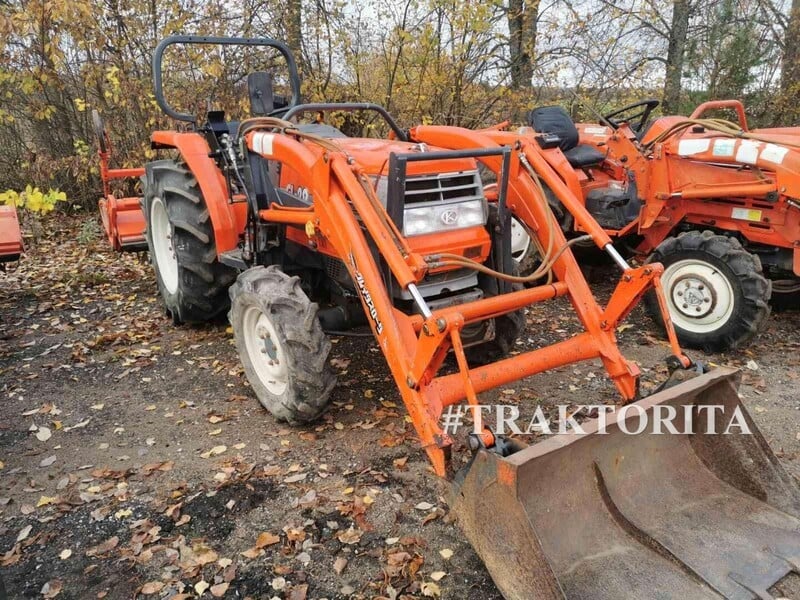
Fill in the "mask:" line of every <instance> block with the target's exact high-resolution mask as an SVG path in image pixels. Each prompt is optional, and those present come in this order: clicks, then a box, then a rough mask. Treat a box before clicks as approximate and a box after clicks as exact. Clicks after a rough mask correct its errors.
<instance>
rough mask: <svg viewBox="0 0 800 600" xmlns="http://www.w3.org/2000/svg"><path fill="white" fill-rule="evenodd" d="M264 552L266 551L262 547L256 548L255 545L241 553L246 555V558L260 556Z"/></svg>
mask: <svg viewBox="0 0 800 600" xmlns="http://www.w3.org/2000/svg"><path fill="white" fill-rule="evenodd" d="M262 554H264V551H263V550H262V549H261V548H256V547H255V546H253V547H252V548H248V549H247V550H245V551H244V552H242V553H241V555H242V556H244V557H245V558H258V557H259V556H261V555H262Z"/></svg>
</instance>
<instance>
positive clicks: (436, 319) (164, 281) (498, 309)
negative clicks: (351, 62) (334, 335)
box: [143, 37, 800, 599]
mask: <svg viewBox="0 0 800 600" xmlns="http://www.w3.org/2000/svg"><path fill="white" fill-rule="evenodd" d="M178 43H183V44H185V43H197V44H225V45H246V46H267V47H271V48H273V49H275V50H277V51H278V52H279V53H280V54H281V55H283V57H284V58H285V60H286V64H287V66H288V70H289V81H290V83H291V94H290V96H288V97H284V98H280V99H278V98H277V97H276V96H275V95H274V94H273V93H272V92H273V90H272V80H271V78H270V77H269V74H267V73H253V74H251V75H250V76H249V77H248V82H249V87H250V97H251V110H252V113H253V115H254V117H252V118H249V119H245V120H243V121H241V122H230V121H226V120H225V117H224V113H222V112H221V111H212V112H210V113H209V115H208V120H207V122H206V123H203V124H198V123H197V120H196V119H195V118H194V117H193V116H191V115H188V114H183V113H180V112H179V111H177V110H175V109H174V108H172V107H171V106H170V105H169V104H168V103H167V101H166V99H165V98H164V96H163V93H162V89H161V63H162V58H163V55H164V52H165V50H167V49H168V47H169V46H171V45H173V44H178ZM153 72H154V74H155V83H156V85H155V97H156V100H157V101H158V102H159V104H160V105H161V107H162V108H163V109H164V111H165V112H166V113H167V114H169V115H170V116H172V117H174V118H177V119H179V120H184V121H187V122H188V123H190V125H191V127H192V129H191V130H190V131H183V132H177V131H157V132H155V133H154V134H153V136H152V145H153V147H154V148H156V149H171V150H173V151H177V153H178V154H179V155H180V159H179V160H177V161H176V160H168V159H164V160H158V161H154V162H151V163H148V165H147V166H146V167H145V185H144V202H143V205H144V215H145V219H146V221H147V242H148V247H149V250H150V254H151V256H152V258H153V262H154V267H155V272H156V276H157V278H158V283H159V290H160V292H161V295H162V298H163V300H164V302H165V305H166V307H167V310H168V311H169V312H170V313H171V314H172V315H173V317H174V318H175V320H176V321H199V320H204V319H209V318H212V317H213V316H215V315H218V314H219V313H220V312H222V311H224V310H226V309H228V310H229V313H228V316H229V320H230V322H231V325H232V328H233V332H234V338H235V342H236V347H237V350H238V352H239V355H240V358H241V360H242V363H243V366H244V370H245V374H246V375H247V378H248V380H249V382H250V384H251V386H252V388H253V391H254V393H255V395H256V396H257V397H258V399H259V401H260V402H261V403H262V404H263V405H264V406H265V407H266V408H267V409H269V410H270V411H271V412H272V413H273V414H274V415H275V416H276V417H277V418H278V419H281V420H285V421H289V422H292V423H301V422H307V421H310V420H313V419H314V418H315V417H317V416H318V415H319V414H320V413H321V412H322V411H323V410H324V409H325V407H326V404H327V401H328V398H329V396H330V394H331V391H332V390H333V388H334V385H335V378H334V376H333V374H332V372H331V370H330V367H329V365H328V355H329V352H330V349H331V344H330V342H329V340H328V339H327V337H326V334H325V329H342V328H345V327H348V326H352V325H354V324H361V323H367V324H369V326H370V328H371V329H372V332H373V334H374V336H375V339H376V341H377V343H378V346H379V347H380V349H381V351H382V352H383V354H384V357H385V358H386V362H387V365H388V368H389V370H390V372H391V375H392V377H393V379H394V381H395V383H396V385H397V389H398V393H399V394H400V396H401V397H402V399H403V402H404V404H405V406H406V408H407V410H408V413H409V416H410V418H411V421H412V423H413V425H414V427H415V430H416V433H417V435H418V437H419V440H420V443H421V444H422V446H423V448H424V449H425V451H426V452H427V455H428V457H429V459H430V461H431V463H432V465H433V469H434V471H435V472H436V473H437V474H438V475H440V476H442V477H446V478H448V479H450V480H451V481H452V482H453V486H452V490H453V501H452V506H453V508H454V510H455V512H456V513H457V514H458V516H459V519H460V521H461V523H462V526H463V527H464V530H465V531H466V533H467V536H468V537H469V539H470V541H471V542H472V544H473V546H474V547H475V548H476V550H477V551H478V553H479V554H480V555H481V557H482V558H483V560H484V561H485V562H486V565H487V567H488V568H489V571H490V572H491V574H492V576H493V577H494V579H495V581H496V582H497V585H498V587H499V589H500V590H501V591H502V593H503V594H504V595H505V596H506V597H507V598H520V599H530V598H559V597H565V596H566V597H571V598H642V597H662V598H670V597H675V596H676V594H681V595H682V596H683V597H688V598H706V597H708V598H712V597H728V598H755V597H760V598H768V597H769V596H768V595H767V592H766V591H765V590H767V589H768V588H769V586H770V585H772V584H773V583H775V582H776V581H777V580H779V579H780V578H781V577H783V576H784V575H785V574H786V573H787V572H789V571H790V570H797V565H798V564H800V533H798V531H800V527H798V525H800V522H798V520H797V518H796V516H797V515H798V514H800V501H798V498H799V497H800V493H799V492H798V490H797V486H796V483H795V482H794V481H792V480H791V479H790V478H789V477H788V476H787V475H786V474H785V473H784V472H783V470H782V469H781V467H780V465H779V464H778V461H777V459H776V458H775V456H774V455H773V454H772V453H771V452H770V450H769V447H768V446H767V444H766V443H765V442H764V440H763V438H762V437H761V436H760V434H758V432H757V431H756V430H755V426H754V425H753V424H752V421H751V420H750V419H749V417H747V416H746V413H744V411H743V408H742V407H741V405H740V404H739V402H738V398H737V395H736V392H735V384H734V372H733V371H730V370H720V369H718V370H715V371H713V372H711V373H706V374H697V376H696V377H694V378H692V379H690V380H689V381H686V382H684V383H681V384H678V385H677V386H675V387H672V388H670V389H668V390H666V391H661V392H659V393H657V394H655V395H653V396H650V397H648V398H645V399H643V400H637V398H638V387H639V386H638V382H639V370H638V368H637V367H636V365H635V364H633V363H632V362H630V361H628V360H626V359H625V357H624V356H623V355H622V353H621V352H620V350H619V348H618V346H617V343H616V338H615V330H616V327H617V325H618V324H619V322H620V320H621V319H623V318H625V317H626V316H627V315H628V314H629V312H630V311H631V310H632V308H633V307H634V306H635V305H636V303H637V302H638V301H639V300H640V299H641V297H642V295H643V294H645V293H647V292H648V291H650V290H653V291H654V292H655V293H656V295H657V297H658V298H659V299H660V305H661V308H662V313H663V316H664V321H665V325H666V330H667V332H668V334H669V339H670V342H671V349H672V357H671V364H672V366H673V367H675V368H689V367H691V366H692V364H691V361H689V359H688V358H687V357H686V356H685V355H684V354H683V353H682V352H681V350H680V347H679V346H678V343H677V340H676V337H675V333H674V330H673V328H672V325H671V323H670V321H669V317H668V312H667V310H666V305H665V301H664V298H663V293H662V292H661V289H660V285H659V276H660V275H661V273H662V271H663V268H662V266H661V265H660V264H657V263H653V264H649V265H645V266H643V267H639V268H635V269H634V268H631V267H630V266H629V265H628V264H627V263H626V262H625V261H624V260H623V259H622V257H620V256H619V254H618V253H617V252H616V251H615V250H614V247H613V245H611V243H610V240H609V238H608V236H607V235H606V234H605V232H603V231H602V229H600V227H599V226H598V225H597V223H596V222H594V220H593V219H591V217H590V215H589V214H588V213H587V211H586V210H585V208H584V207H583V204H582V202H581V201H580V200H579V199H578V198H576V197H575V195H574V194H572V193H571V192H570V190H569V188H568V187H567V186H565V185H564V184H563V183H561V182H560V180H559V178H558V175H557V174H556V173H555V172H554V170H553V169H552V167H550V166H549V165H548V163H547V161H546V160H544V158H543V157H542V156H541V149H540V148H539V147H538V146H537V145H536V144H535V143H534V142H533V141H532V140H531V141H526V140H525V139H522V138H520V137H519V136H515V135H513V134H509V133H503V132H499V131H481V132H474V131H468V130H464V129H459V128H452V127H427V126H425V127H417V128H415V129H412V130H411V131H404V130H402V129H400V128H399V127H398V126H397V123H395V121H394V119H392V118H391V116H390V115H388V114H387V113H386V112H385V111H384V110H383V109H381V108H380V107H376V106H375V105H368V104H344V105H341V104H315V105H302V104H300V98H299V78H298V76H297V72H296V68H295V65H294V59H293V57H292V55H291V53H290V52H289V49H288V48H287V47H286V46H285V45H284V44H282V43H281V42H278V41H275V40H270V39H258V40H254V39H231V38H196V37H173V38H168V39H166V40H164V41H163V42H162V43H161V44H159V46H158V48H157V49H156V52H155V55H154V68H153ZM360 110H368V111H373V112H377V113H379V114H380V115H381V116H382V117H383V118H384V120H385V122H386V127H387V129H390V130H392V131H393V138H394V139H385V140H384V139H378V140H376V139H364V138H351V137H347V136H346V135H344V134H343V133H342V132H341V131H339V130H337V129H335V128H334V127H332V126H330V125H328V124H326V123H324V121H322V120H321V117H322V116H324V115H325V114H327V113H330V112H332V111H344V112H352V111H360ZM304 112H313V113H314V114H315V115H317V118H316V121H315V122H314V123H310V124H303V123H300V122H299V121H300V120H301V119H300V118H301V115H302V114H303V113H304ZM479 166H482V167H483V168H484V169H485V170H488V171H490V172H492V173H493V176H494V178H495V179H496V181H497V184H496V186H495V187H494V188H493V196H494V197H493V198H492V201H491V202H488V201H487V198H486V194H485V192H484V186H483V184H482V183H483V182H482V179H481V174H480V171H479V168H478V167H479ZM543 184H546V185H547V186H548V187H549V188H550V190H551V191H552V193H553V194H555V196H556V197H557V198H558V200H559V201H560V203H561V204H562V205H563V206H564V207H565V209H566V210H568V211H569V212H570V214H571V215H572V217H573V218H574V219H575V220H576V222H579V223H580V224H581V226H582V227H583V228H584V229H585V231H586V232H587V236H589V237H587V238H585V239H584V240H583V241H586V240H589V239H590V240H591V241H592V242H593V243H594V244H596V245H598V246H599V247H600V248H602V249H603V250H605V251H606V252H607V253H609V254H610V255H611V256H612V257H613V258H614V260H615V261H616V262H617V264H618V265H619V266H620V267H621V268H622V269H623V273H622V276H621V279H620V282H619V284H618V286H617V288H616V290H615V291H614V293H613V295H612V297H611V299H610V301H609V302H608V304H607V306H605V307H601V306H600V305H599V304H598V303H597V302H596V300H595V298H594V297H593V295H592V293H591V291H590V289H589V287H588V285H587V282H586V280H585V278H584V277H583V275H582V273H581V271H580V269H579V267H578V264H577V262H576V261H575V258H574V256H573V254H572V251H571V248H570V244H569V243H568V242H567V240H566V238H565V237H564V234H563V232H562V230H561V228H560V226H559V224H558V222H557V220H556V218H555V217H554V215H553V212H552V210H551V207H550V204H549V203H548V201H547V198H546V194H545V193H544V185H543ZM512 218H513V219H516V220H517V222H519V223H520V224H521V225H522V226H523V227H524V228H525V230H526V231H527V232H529V233H530V235H531V236H532V239H534V240H535V242H536V245H537V247H538V248H540V250H541V252H540V257H539V258H540V261H539V262H540V264H539V266H538V267H537V268H536V270H535V272H534V273H533V274H531V275H529V276H527V277H520V276H518V275H517V274H516V273H515V268H514V266H513V259H512V255H511V244H510V235H509V234H510V230H511V220H512ZM573 243H574V242H573ZM234 280H235V283H233V285H231V282H233V281H234ZM521 284H528V285H530V286H531V287H523V285H521ZM228 293H229V294H228ZM228 297H229V298H230V301H229V302H228ZM558 297H563V298H566V299H567V300H568V301H569V305H570V306H571V310H572V311H574V314H575V316H576V318H577V320H578V321H579V322H580V324H581V326H582V332H580V333H578V334H577V335H574V336H573V337H570V338H568V339H565V340H563V341H560V342H557V343H555V344H553V345H550V346H544V347H540V348H536V349H533V350H526V351H522V352H518V353H517V352H512V350H516V349H517V347H516V346H515V340H516V338H517V336H518V335H519V333H520V332H521V330H522V329H523V328H524V326H525V320H524V312H523V311H524V310H525V308H526V307H530V306H532V305H534V304H536V303H539V302H547V301H550V300H553V299H555V298H558ZM448 355H452V356H453V357H454V359H455V361H454V362H455V369H451V372H450V373H449V374H442V373H441V372H440V371H441V369H442V367H443V364H444V362H445V359H446V358H447V357H448ZM592 359H600V361H601V362H602V364H603V367H604V369H605V371H606V373H607V374H608V376H609V378H610V379H611V380H612V381H613V383H614V384H615V386H616V388H617V390H618V391H619V393H620V396H621V399H622V402H623V403H625V404H627V403H631V404H630V406H632V407H636V408H637V409H638V410H640V411H641V412H643V413H648V412H654V411H656V410H660V408H662V407H676V408H677V407H679V406H680V407H682V406H684V405H686V406H688V407H689V411H690V412H692V411H693V412H697V413H702V412H703V411H702V410H701V409H700V408H699V407H700V406H701V405H705V404H716V405H723V406H724V414H722V415H720V413H719V412H717V413H712V417H709V418H714V419H722V418H723V417H725V416H728V415H730V414H732V413H733V412H736V411H737V410H738V411H739V413H740V414H742V415H744V417H743V418H744V419H746V421H747V423H748V424H749V425H750V427H751V429H752V430H753V432H754V433H753V435H743V434H741V432H737V433H734V434H732V435H715V434H707V433H706V429H705V428H704V427H703V424H704V422H703V420H702V418H698V419H695V420H694V422H693V423H694V424H693V428H692V429H691V430H688V431H686V432H684V433H682V434H666V435H661V436H658V435H651V434H648V433H642V434H640V435H630V436H629V435H625V433H624V428H622V427H620V422H621V421H620V419H622V420H624V418H623V417H620V416H619V415H617V416H615V417H613V418H611V419H610V420H609V423H608V426H607V428H606V429H607V433H602V432H597V431H595V429H596V423H595V422H593V421H590V422H589V423H588V424H584V427H585V428H586V433H583V434H578V433H575V434H569V435H566V436H557V437H555V438H553V439H550V440H548V441H546V442H543V443H540V444H537V445H533V446H529V447H525V445H524V444H522V443H521V442H520V441H519V440H516V439H511V440H510V439H506V438H502V437H496V436H495V435H493V433H492V432H490V431H489V430H488V429H485V430H482V431H479V432H478V433H476V434H474V435H472V436H471V437H470V438H469V442H470V444H469V445H470V447H471V448H472V449H473V457H472V460H471V462H470V464H469V465H468V466H467V467H466V468H465V469H463V470H462V471H461V472H460V473H458V474H456V473H454V470H455V469H454V467H453V463H451V461H450V454H451V449H452V447H453V439H452V438H451V436H450V435H449V434H448V432H446V431H444V429H443V428H442V426H441V423H440V419H441V417H442V415H443V412H444V411H445V410H446V409H448V407H452V405H455V404H457V403H460V402H462V401H466V402H467V404H468V405H470V406H473V407H477V406H478V405H479V394H481V393H482V392H484V391H488V390H490V389H492V388H495V387H497V386H501V385H506V384H509V383H511V382H513V381H516V380H518V379H521V378H523V377H527V376H530V375H534V374H536V373H540V372H542V371H545V370H548V369H552V368H557V367H560V366H564V365H569V364H572V363H575V362H578V361H583V360H592ZM693 407H694V408H693ZM629 414H630V413H629ZM634 414H635V413H634ZM706 414H707V413H706Z"/></svg>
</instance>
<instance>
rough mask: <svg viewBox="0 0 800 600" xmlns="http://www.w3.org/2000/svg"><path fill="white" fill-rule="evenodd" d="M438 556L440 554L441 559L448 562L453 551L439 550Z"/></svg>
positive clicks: (448, 549) (447, 549)
mask: <svg viewBox="0 0 800 600" xmlns="http://www.w3.org/2000/svg"><path fill="white" fill-rule="evenodd" d="M439 554H441V556H442V558H443V559H445V560H450V559H451V558H452V557H453V551H452V550H450V548H444V549H443V550H439Z"/></svg>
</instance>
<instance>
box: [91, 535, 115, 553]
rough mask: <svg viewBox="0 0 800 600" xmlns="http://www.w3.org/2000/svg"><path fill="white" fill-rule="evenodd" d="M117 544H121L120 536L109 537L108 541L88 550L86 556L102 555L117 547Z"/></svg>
mask: <svg viewBox="0 0 800 600" xmlns="http://www.w3.org/2000/svg"><path fill="white" fill-rule="evenodd" d="M117 544H119V538H118V537H117V536H116V535H115V536H114V537H111V538H108V539H107V540H106V541H104V542H101V543H100V544H97V545H96V546H93V547H91V548H89V549H88V550H86V556H101V555H103V554H106V553H107V552H110V551H111V550H113V549H114V548H116V547H117Z"/></svg>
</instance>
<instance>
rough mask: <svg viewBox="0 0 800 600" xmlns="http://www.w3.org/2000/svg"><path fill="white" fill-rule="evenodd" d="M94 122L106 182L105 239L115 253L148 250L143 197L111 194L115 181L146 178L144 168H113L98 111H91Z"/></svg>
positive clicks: (102, 215) (102, 204) (101, 205)
mask: <svg viewBox="0 0 800 600" xmlns="http://www.w3.org/2000/svg"><path fill="white" fill-rule="evenodd" d="M92 123H93V125H94V129H95V134H96V136H97V140H98V152H97V154H98V156H99V157H100V179H101V181H102V182H103V197H102V198H101V199H100V202H99V209H100V219H101V220H102V221H103V230H104V231H105V232H106V237H107V238H108V241H109V243H110V244H111V246H112V247H113V248H114V250H118V251H129V252H139V251H142V250H147V242H145V239H144V228H145V222H144V215H143V214H142V209H141V206H140V198H139V197H127V198H117V197H116V196H115V195H114V194H113V193H112V191H111V185H112V182H115V181H121V180H125V179H134V178H139V177H141V176H142V175H144V169H142V168H135V169H112V168H110V166H109V165H110V163H111V154H112V147H111V139H110V137H109V135H108V132H107V131H106V128H105V125H104V124H103V119H102V117H101V116H100V113H98V112H97V111H96V110H93V111H92Z"/></svg>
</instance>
